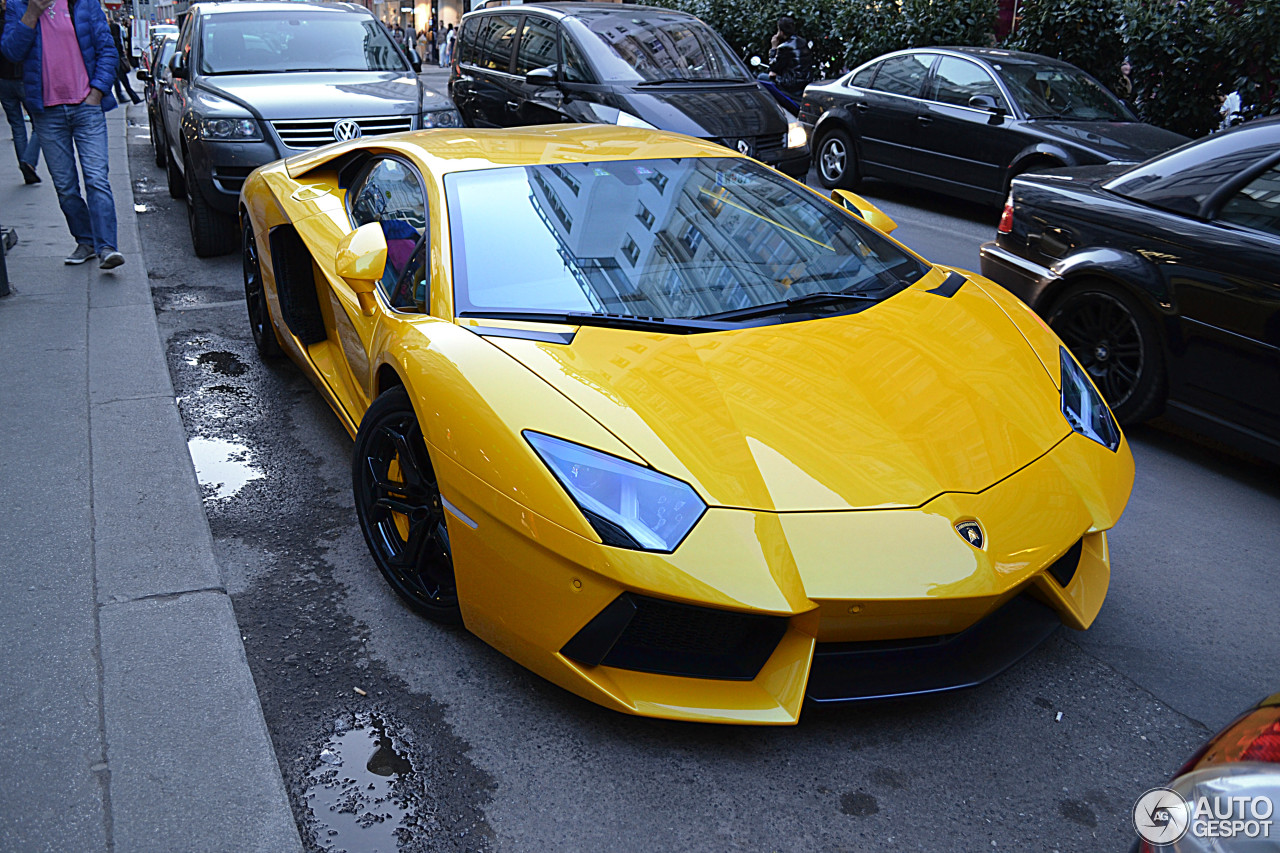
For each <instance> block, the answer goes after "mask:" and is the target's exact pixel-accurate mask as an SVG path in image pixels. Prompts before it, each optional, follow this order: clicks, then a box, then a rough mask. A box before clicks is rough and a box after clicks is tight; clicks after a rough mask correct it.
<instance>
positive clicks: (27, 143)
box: [0, 0, 40, 184]
mask: <svg viewBox="0 0 1280 853" xmlns="http://www.w3.org/2000/svg"><path fill="white" fill-rule="evenodd" d="M3 10H4V3H3V0H0V41H3V40H4V16H3ZM0 104H3V105H4V114H5V117H6V118H7V119H9V129H10V130H12V131H13V149H14V152H15V153H17V155H18V168H19V169H21V170H22V180H24V181H25V182H27V183H28V184H38V183H40V176H39V175H37V174H36V166H38V165H39V164H40V136H39V135H38V134H37V133H36V132H35V129H34V128H33V129H32V130H31V136H29V137H28V136H27V120H26V119H25V118H24V117H23V115H22V111H23V109H25V107H26V97H25V96H24V95H23V91H22V66H21V65H19V64H18V63H16V62H10V61H9V60H8V59H7V58H5V57H3V56H0Z"/></svg>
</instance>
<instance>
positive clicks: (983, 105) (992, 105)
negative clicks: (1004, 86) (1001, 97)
mask: <svg viewBox="0 0 1280 853" xmlns="http://www.w3.org/2000/svg"><path fill="white" fill-rule="evenodd" d="M969 106H971V107H973V108H974V109H975V110H986V111H987V112H989V113H995V114H996V115H1004V114H1005V108H1004V107H1002V106H1000V104H998V103H996V99H995V98H993V97H991V96H990V95H974V96H973V97H972V98H970V99H969Z"/></svg>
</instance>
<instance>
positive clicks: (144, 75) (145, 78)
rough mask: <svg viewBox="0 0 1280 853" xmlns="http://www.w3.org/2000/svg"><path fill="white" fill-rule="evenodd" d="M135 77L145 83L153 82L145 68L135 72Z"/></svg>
mask: <svg viewBox="0 0 1280 853" xmlns="http://www.w3.org/2000/svg"><path fill="white" fill-rule="evenodd" d="M133 76H134V77H135V78H137V79H138V80H141V81H142V82H143V83H149V82H151V74H150V73H149V72H148V71H147V69H145V68H139V69H138V70H137V71H135V72H134V74H133Z"/></svg>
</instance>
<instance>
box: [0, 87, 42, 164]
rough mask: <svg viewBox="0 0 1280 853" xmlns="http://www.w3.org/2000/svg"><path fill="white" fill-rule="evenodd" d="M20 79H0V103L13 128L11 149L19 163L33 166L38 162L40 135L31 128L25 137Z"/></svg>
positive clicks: (25, 124)
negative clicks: (28, 134)
mask: <svg viewBox="0 0 1280 853" xmlns="http://www.w3.org/2000/svg"><path fill="white" fill-rule="evenodd" d="M22 98H23V95H22V81H21V80H0V104H3V105H4V114H5V117H6V118H7V119H9V127H10V129H11V130H13V150H14V153H16V154H17V155H18V162H19V163H26V164H27V165H28V166H30V167H31V168H33V169H34V168H35V167H36V164H38V163H39V162H40V137H39V135H38V134H37V133H36V132H35V129H34V128H33V129H32V131H31V136H30V138H28V137H27V121H26V119H24V118H23V117H22V105H23V100H22Z"/></svg>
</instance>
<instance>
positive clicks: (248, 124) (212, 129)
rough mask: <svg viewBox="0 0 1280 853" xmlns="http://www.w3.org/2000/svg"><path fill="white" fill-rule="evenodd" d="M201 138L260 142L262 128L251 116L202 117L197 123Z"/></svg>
mask: <svg viewBox="0 0 1280 853" xmlns="http://www.w3.org/2000/svg"><path fill="white" fill-rule="evenodd" d="M197 127H198V128H199V132H200V138H201V139H213V140H217V141H221V142H259V141H261V140H262V129H261V128H260V127H258V123H257V122H256V121H254V120H253V119H251V118H202V119H200V123H199V124H198V125H197Z"/></svg>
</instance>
